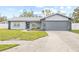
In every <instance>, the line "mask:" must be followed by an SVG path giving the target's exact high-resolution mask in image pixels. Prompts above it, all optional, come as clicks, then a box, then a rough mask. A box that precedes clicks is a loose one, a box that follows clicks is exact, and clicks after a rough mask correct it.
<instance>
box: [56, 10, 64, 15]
mask: <svg viewBox="0 0 79 59" xmlns="http://www.w3.org/2000/svg"><path fill="white" fill-rule="evenodd" d="M57 13H58V14H62V15H65V12H64V11H60V10H59V11H57Z"/></svg>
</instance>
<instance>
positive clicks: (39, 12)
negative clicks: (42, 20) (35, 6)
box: [34, 11, 42, 14]
mask: <svg viewBox="0 0 79 59" xmlns="http://www.w3.org/2000/svg"><path fill="white" fill-rule="evenodd" d="M34 14H42V12H41V11H36V12H34Z"/></svg>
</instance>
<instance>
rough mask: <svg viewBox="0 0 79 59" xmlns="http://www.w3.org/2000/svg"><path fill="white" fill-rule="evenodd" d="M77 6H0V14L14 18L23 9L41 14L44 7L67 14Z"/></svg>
mask: <svg viewBox="0 0 79 59" xmlns="http://www.w3.org/2000/svg"><path fill="white" fill-rule="evenodd" d="M75 8H76V6H0V14H1V16H7V17H8V18H12V17H13V16H19V15H20V14H21V13H22V10H23V9H26V10H27V11H30V10H33V11H34V14H39V15H41V14H42V13H41V11H42V10H43V9H51V10H53V11H54V12H57V11H62V12H63V13H65V14H66V15H67V16H69V15H70V14H71V13H73V10H74V9H75Z"/></svg>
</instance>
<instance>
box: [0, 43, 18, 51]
mask: <svg viewBox="0 0 79 59" xmlns="http://www.w3.org/2000/svg"><path fill="white" fill-rule="evenodd" d="M15 46H18V44H0V51H4V50H7V49H10V48H13V47H15Z"/></svg>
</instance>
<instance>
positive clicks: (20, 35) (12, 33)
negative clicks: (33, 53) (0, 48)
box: [0, 29, 48, 41]
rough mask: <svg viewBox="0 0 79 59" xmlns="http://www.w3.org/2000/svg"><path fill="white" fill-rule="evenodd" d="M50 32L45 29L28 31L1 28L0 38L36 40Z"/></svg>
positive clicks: (2, 39)
mask: <svg viewBox="0 0 79 59" xmlns="http://www.w3.org/2000/svg"><path fill="white" fill-rule="evenodd" d="M47 35H48V34H47V33H46V32H44V31H27V32H24V31H22V30H8V29H0V40H1V41H4V40H10V39H20V40H35V39H38V38H41V37H45V36H47Z"/></svg>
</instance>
